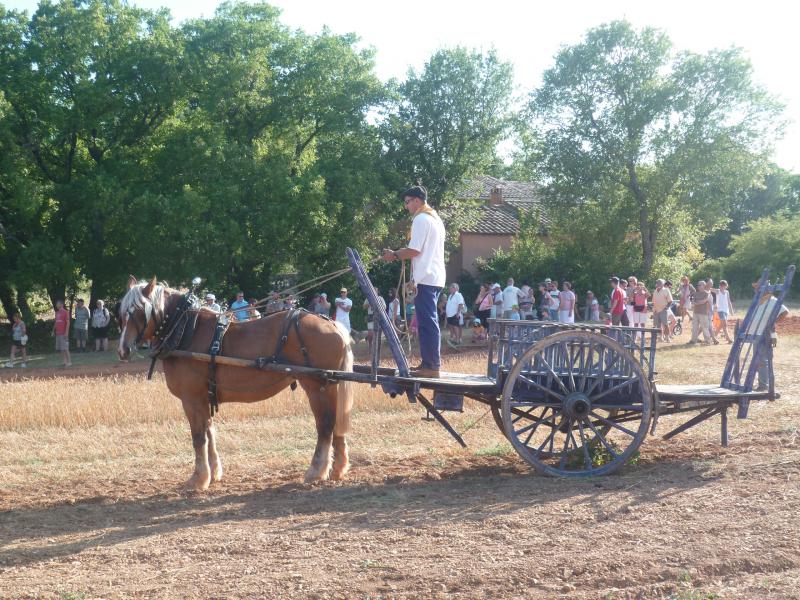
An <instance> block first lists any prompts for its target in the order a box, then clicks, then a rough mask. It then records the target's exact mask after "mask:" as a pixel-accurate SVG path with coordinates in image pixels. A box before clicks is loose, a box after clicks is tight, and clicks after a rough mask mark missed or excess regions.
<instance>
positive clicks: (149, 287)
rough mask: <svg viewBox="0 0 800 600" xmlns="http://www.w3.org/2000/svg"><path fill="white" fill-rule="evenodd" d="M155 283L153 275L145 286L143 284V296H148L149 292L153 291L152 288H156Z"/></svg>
mask: <svg viewBox="0 0 800 600" xmlns="http://www.w3.org/2000/svg"><path fill="white" fill-rule="evenodd" d="M157 283H158V281H156V276H155V275H153V279H151V280H150V283H148V284H147V285H146V286H144V289H143V290H142V295H143V296H144V297H145V298H149V297H150V294H152V293H153V290H154V289H156V284H157Z"/></svg>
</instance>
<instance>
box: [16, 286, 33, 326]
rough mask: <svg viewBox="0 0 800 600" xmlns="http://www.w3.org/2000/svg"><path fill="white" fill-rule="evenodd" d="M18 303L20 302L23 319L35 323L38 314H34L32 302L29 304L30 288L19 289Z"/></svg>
mask: <svg viewBox="0 0 800 600" xmlns="http://www.w3.org/2000/svg"><path fill="white" fill-rule="evenodd" d="M17 304H19V309H20V311H21V312H22V320H23V321H25V322H26V323H34V322H35V321H36V315H35V314H33V311H32V310H31V307H30V304H28V290H26V289H24V288H18V289H17Z"/></svg>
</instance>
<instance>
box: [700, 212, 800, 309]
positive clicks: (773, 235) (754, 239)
mask: <svg viewBox="0 0 800 600" xmlns="http://www.w3.org/2000/svg"><path fill="white" fill-rule="evenodd" d="M730 250H731V254H730V256H727V257H725V258H722V259H720V260H719V261H715V262H716V263H718V264H714V265H708V268H709V270H710V271H714V270H716V269H717V268H718V269H719V270H720V271H721V275H722V276H723V277H725V279H727V280H728V281H729V282H730V284H731V286H733V289H734V290H736V291H737V292H746V293H747V292H749V290H750V284H751V283H752V282H753V281H756V280H757V279H758V277H759V275H761V271H762V269H764V267H769V268H770V270H771V276H772V279H773V281H775V279H776V278H778V277H782V276H783V273H784V272H785V271H786V267H787V266H789V265H797V264H799V263H800V214H797V213H795V214H789V213H786V212H781V213H778V214H776V215H772V216H769V217H763V218H761V219H757V220H755V221H752V222H750V223H749V224H748V226H747V231H745V232H744V233H741V234H739V235H734V236H733V239H732V240H731V243H730ZM701 271H702V268H701Z"/></svg>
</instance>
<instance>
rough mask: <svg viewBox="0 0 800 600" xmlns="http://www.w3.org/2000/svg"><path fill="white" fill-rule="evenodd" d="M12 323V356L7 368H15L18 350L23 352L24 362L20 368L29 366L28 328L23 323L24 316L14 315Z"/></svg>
mask: <svg viewBox="0 0 800 600" xmlns="http://www.w3.org/2000/svg"><path fill="white" fill-rule="evenodd" d="M12 319H13V320H12V323H11V356H10V358H9V360H8V362H7V363H6V366H7V367H13V366H14V360H15V359H16V358H17V350H21V352H22V362H21V363H20V365H19V366H20V367H23V368H25V367H27V366H28V328H27V327H25V323H24V322H23V321H22V315H20V314H19V313H14V316H13V317H12Z"/></svg>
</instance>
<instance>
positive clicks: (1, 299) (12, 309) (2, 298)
mask: <svg viewBox="0 0 800 600" xmlns="http://www.w3.org/2000/svg"><path fill="white" fill-rule="evenodd" d="M0 303H2V305H3V311H5V313H6V318H7V319H8V320H9V321H10V320H11V318H12V317H13V316H14V313H16V312H19V308H18V307H17V303H16V301H15V299H14V290H12V289H11V287H10V286H9V285H8V284H7V283H2V284H0Z"/></svg>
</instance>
